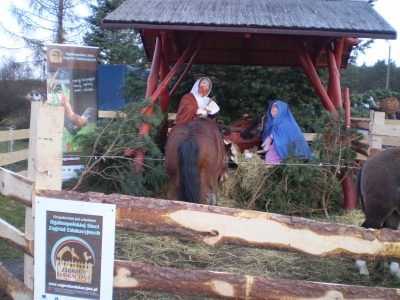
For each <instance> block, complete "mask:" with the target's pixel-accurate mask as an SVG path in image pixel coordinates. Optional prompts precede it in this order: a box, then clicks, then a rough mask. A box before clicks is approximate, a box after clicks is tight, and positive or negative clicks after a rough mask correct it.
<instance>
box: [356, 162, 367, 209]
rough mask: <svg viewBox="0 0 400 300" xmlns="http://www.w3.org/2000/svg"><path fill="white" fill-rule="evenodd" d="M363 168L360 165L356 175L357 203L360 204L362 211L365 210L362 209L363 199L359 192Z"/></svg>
mask: <svg viewBox="0 0 400 300" xmlns="http://www.w3.org/2000/svg"><path fill="white" fill-rule="evenodd" d="M363 167H364V165H361V167H360V169H359V170H358V173H357V184H356V192H357V199H358V203H360V205H361V207H362V209H363V211H365V209H364V197H363V195H362V191H361V176H362V170H363Z"/></svg>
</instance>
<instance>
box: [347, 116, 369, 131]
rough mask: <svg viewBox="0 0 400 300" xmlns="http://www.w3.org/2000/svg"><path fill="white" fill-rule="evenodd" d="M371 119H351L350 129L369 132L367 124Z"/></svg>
mask: <svg viewBox="0 0 400 300" xmlns="http://www.w3.org/2000/svg"><path fill="white" fill-rule="evenodd" d="M370 122H371V119H369V118H351V119H350V127H352V128H357V129H361V130H369V123H370Z"/></svg>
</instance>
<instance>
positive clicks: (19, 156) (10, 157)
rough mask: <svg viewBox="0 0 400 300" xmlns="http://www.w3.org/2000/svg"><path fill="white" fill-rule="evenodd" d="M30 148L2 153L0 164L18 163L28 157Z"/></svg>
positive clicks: (0, 154)
mask: <svg viewBox="0 0 400 300" xmlns="http://www.w3.org/2000/svg"><path fill="white" fill-rule="evenodd" d="M28 156H29V149H25V150H20V151H14V152H9V153H0V166H5V165H9V164H13V163H16V162H18V161H21V160H25V159H28Z"/></svg>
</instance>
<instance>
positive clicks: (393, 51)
mask: <svg viewBox="0 0 400 300" xmlns="http://www.w3.org/2000/svg"><path fill="white" fill-rule="evenodd" d="M0 1H1V3H2V9H1V10H0V21H1V22H2V23H3V24H5V25H7V27H8V28H18V25H17V23H16V21H15V20H14V19H13V18H12V16H10V13H9V11H8V9H9V7H10V3H11V2H14V3H15V5H16V6H18V7H26V3H27V2H28V0H0ZM299 1H301V0H299ZM399 2H400V1H399V0H378V2H376V3H375V4H374V9H375V10H376V11H377V12H378V13H379V14H380V15H381V16H382V17H383V18H384V19H386V21H387V22H388V23H389V24H390V25H391V26H392V27H393V28H394V29H395V30H396V31H397V35H398V36H399V34H400V17H399V12H400V11H399V8H398V4H399ZM7 42H8V40H7V38H3V37H2V35H1V34H0V46H3V47H7V46H9V45H8V43H7ZM389 48H390V60H391V62H395V63H396V65H397V66H400V40H399V38H397V39H396V40H389V41H387V40H375V42H374V44H373V45H372V46H371V48H370V49H368V50H366V53H365V54H360V55H359V57H358V59H357V65H359V66H360V65H362V64H363V63H365V64H366V65H367V66H371V65H374V64H375V63H376V62H377V61H378V60H384V61H386V62H387V61H388V58H389ZM2 54H4V52H3V51H2V50H1V48H0V57H1V55H2Z"/></svg>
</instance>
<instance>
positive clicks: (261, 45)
mask: <svg viewBox="0 0 400 300" xmlns="http://www.w3.org/2000/svg"><path fill="white" fill-rule="evenodd" d="M243 11H245V13H243ZM221 14H223V17H221ZM221 19H222V21H221ZM102 27H104V28H116V29H127V28H131V29H133V28H134V29H139V32H140V36H141V38H142V41H143V46H144V49H145V51H146V54H147V57H148V59H149V61H150V62H152V65H151V71H150V74H149V77H148V81H147V90H146V97H149V98H150V99H151V101H152V105H150V106H148V107H147V108H146V109H144V110H143V111H142V113H143V114H147V115H151V114H152V112H153V104H154V103H155V102H156V101H157V100H159V104H160V107H161V109H162V111H163V112H164V113H165V112H167V110H168V106H169V103H170V100H171V99H172V97H173V96H174V94H175V92H176V91H177V89H178V88H179V86H180V85H181V83H182V82H183V80H184V79H185V77H186V76H187V74H188V73H189V71H190V68H191V66H192V65H193V64H194V63H196V64H235V65H244V66H249V65H259V66H291V67H301V68H302V69H303V70H304V73H305V74H306V76H307V78H308V79H309V81H310V83H311V85H312V86H313V88H314V89H315V91H316V93H317V95H318V97H319V98H320V99H321V102H322V104H323V106H324V107H325V109H326V110H327V111H330V112H334V113H335V114H336V115H337V116H339V111H340V110H343V107H344V104H343V103H345V111H346V114H345V115H346V125H350V99H349V91H348V89H347V91H346V90H345V92H344V95H345V97H344V98H345V99H344V102H343V100H342V89H341V85H340V72H339V70H340V68H346V67H347V63H348V61H349V58H350V53H351V51H352V50H353V49H354V47H356V46H358V44H359V40H358V39H359V38H374V39H395V38H396V31H395V30H394V29H393V28H392V27H391V26H390V25H389V24H388V23H387V22H386V21H385V20H384V19H383V18H382V17H381V16H380V15H379V14H377V13H376V11H374V9H373V8H372V6H371V5H370V4H369V3H367V2H362V1H348V0H342V1H324V0H303V1H288V0H242V1H233V0H231V1H222V0H202V1H197V2H196V1H192V2H190V1H180V0H153V1H147V0H127V1H126V2H124V3H123V4H122V5H121V6H120V7H119V8H118V9H116V10H115V11H114V12H112V13H110V14H109V15H108V16H106V17H105V18H104V19H103V20H102ZM184 63H186V64H187V66H186V68H185V70H184V71H183V73H182V75H181V77H180V78H179V79H178V81H177V83H176V84H175V86H174V87H173V88H172V90H171V91H169V90H168V85H169V83H170V82H171V80H172V79H173V77H174V76H175V75H176V74H177V72H178V70H179V69H180V68H181V67H182V66H183V64H184ZM172 65H173V66H172ZM170 66H172V68H170ZM321 67H322V68H328V70H329V81H328V86H327V89H325V87H324V86H323V84H322V83H321V80H320V78H319V76H318V73H317V71H316V69H317V68H321ZM158 81H159V82H160V83H159V85H158V86H157V83H158ZM149 126H150V125H149V124H146V123H144V124H142V126H141V128H140V130H139V137H140V136H141V135H142V134H148V132H149ZM167 127H168V124H167V122H165V123H164V125H163V128H162V131H163V132H164V133H166V132H167ZM136 159H137V160H138V162H139V164H138V170H139V169H140V166H141V164H142V163H143V161H144V155H143V153H140V152H138V154H137V156H136ZM346 173H347V172H341V174H343V176H344V178H343V181H342V185H343V191H344V200H345V209H355V208H356V207H357V200H356V195H355V189H354V181H353V178H349V177H345V176H346V175H345V174H346Z"/></svg>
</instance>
